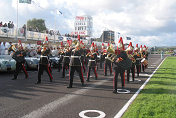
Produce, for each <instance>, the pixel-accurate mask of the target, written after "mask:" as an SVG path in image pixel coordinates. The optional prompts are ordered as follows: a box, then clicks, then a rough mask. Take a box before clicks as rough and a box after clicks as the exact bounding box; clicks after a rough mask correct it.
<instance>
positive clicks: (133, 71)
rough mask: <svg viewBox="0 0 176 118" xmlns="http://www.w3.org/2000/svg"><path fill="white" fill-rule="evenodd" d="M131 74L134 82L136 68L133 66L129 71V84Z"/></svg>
mask: <svg viewBox="0 0 176 118" xmlns="http://www.w3.org/2000/svg"><path fill="white" fill-rule="evenodd" d="M130 72H131V73H132V79H133V81H134V77H135V66H132V67H131V68H130V69H128V70H127V82H129V79H130Z"/></svg>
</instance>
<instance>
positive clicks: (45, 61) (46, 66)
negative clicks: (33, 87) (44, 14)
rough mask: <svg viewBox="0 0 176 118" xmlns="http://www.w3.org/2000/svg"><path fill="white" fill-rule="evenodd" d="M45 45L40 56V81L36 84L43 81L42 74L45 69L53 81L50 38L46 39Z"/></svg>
mask: <svg viewBox="0 0 176 118" xmlns="http://www.w3.org/2000/svg"><path fill="white" fill-rule="evenodd" d="M43 44H44V46H43V49H42V50H41V56H40V61H39V68H38V81H37V83H36V84H40V83H41V75H42V74H43V71H44V70H45V71H46V72H47V73H48V75H49V77H50V82H52V80H53V77H52V75H51V70H50V63H49V54H50V52H51V51H50V49H49V47H48V38H47V37H46V39H45V41H44V43H43Z"/></svg>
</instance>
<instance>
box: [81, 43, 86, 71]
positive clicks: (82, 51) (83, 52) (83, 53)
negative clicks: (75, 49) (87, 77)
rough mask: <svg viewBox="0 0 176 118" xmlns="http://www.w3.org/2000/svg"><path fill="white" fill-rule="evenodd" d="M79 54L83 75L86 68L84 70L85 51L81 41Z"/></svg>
mask: <svg viewBox="0 0 176 118" xmlns="http://www.w3.org/2000/svg"><path fill="white" fill-rule="evenodd" d="M80 47H81V48H80V52H81V63H82V68H83V70H84V73H85V72H86V68H85V56H86V50H85V46H84V43H83V42H82V41H80Z"/></svg>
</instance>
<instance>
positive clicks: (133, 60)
mask: <svg viewBox="0 0 176 118" xmlns="http://www.w3.org/2000/svg"><path fill="white" fill-rule="evenodd" d="M128 58H129V59H131V60H132V62H133V63H136V59H135V58H134V55H132V54H128Z"/></svg>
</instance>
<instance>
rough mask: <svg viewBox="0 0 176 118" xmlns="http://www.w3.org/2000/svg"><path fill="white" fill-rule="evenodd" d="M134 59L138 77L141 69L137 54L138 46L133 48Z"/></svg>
mask: <svg viewBox="0 0 176 118" xmlns="http://www.w3.org/2000/svg"><path fill="white" fill-rule="evenodd" d="M134 58H135V59H136V63H135V65H136V70H137V77H139V73H140V69H141V54H140V53H139V48H138V44H136V47H135V48H134Z"/></svg>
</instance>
